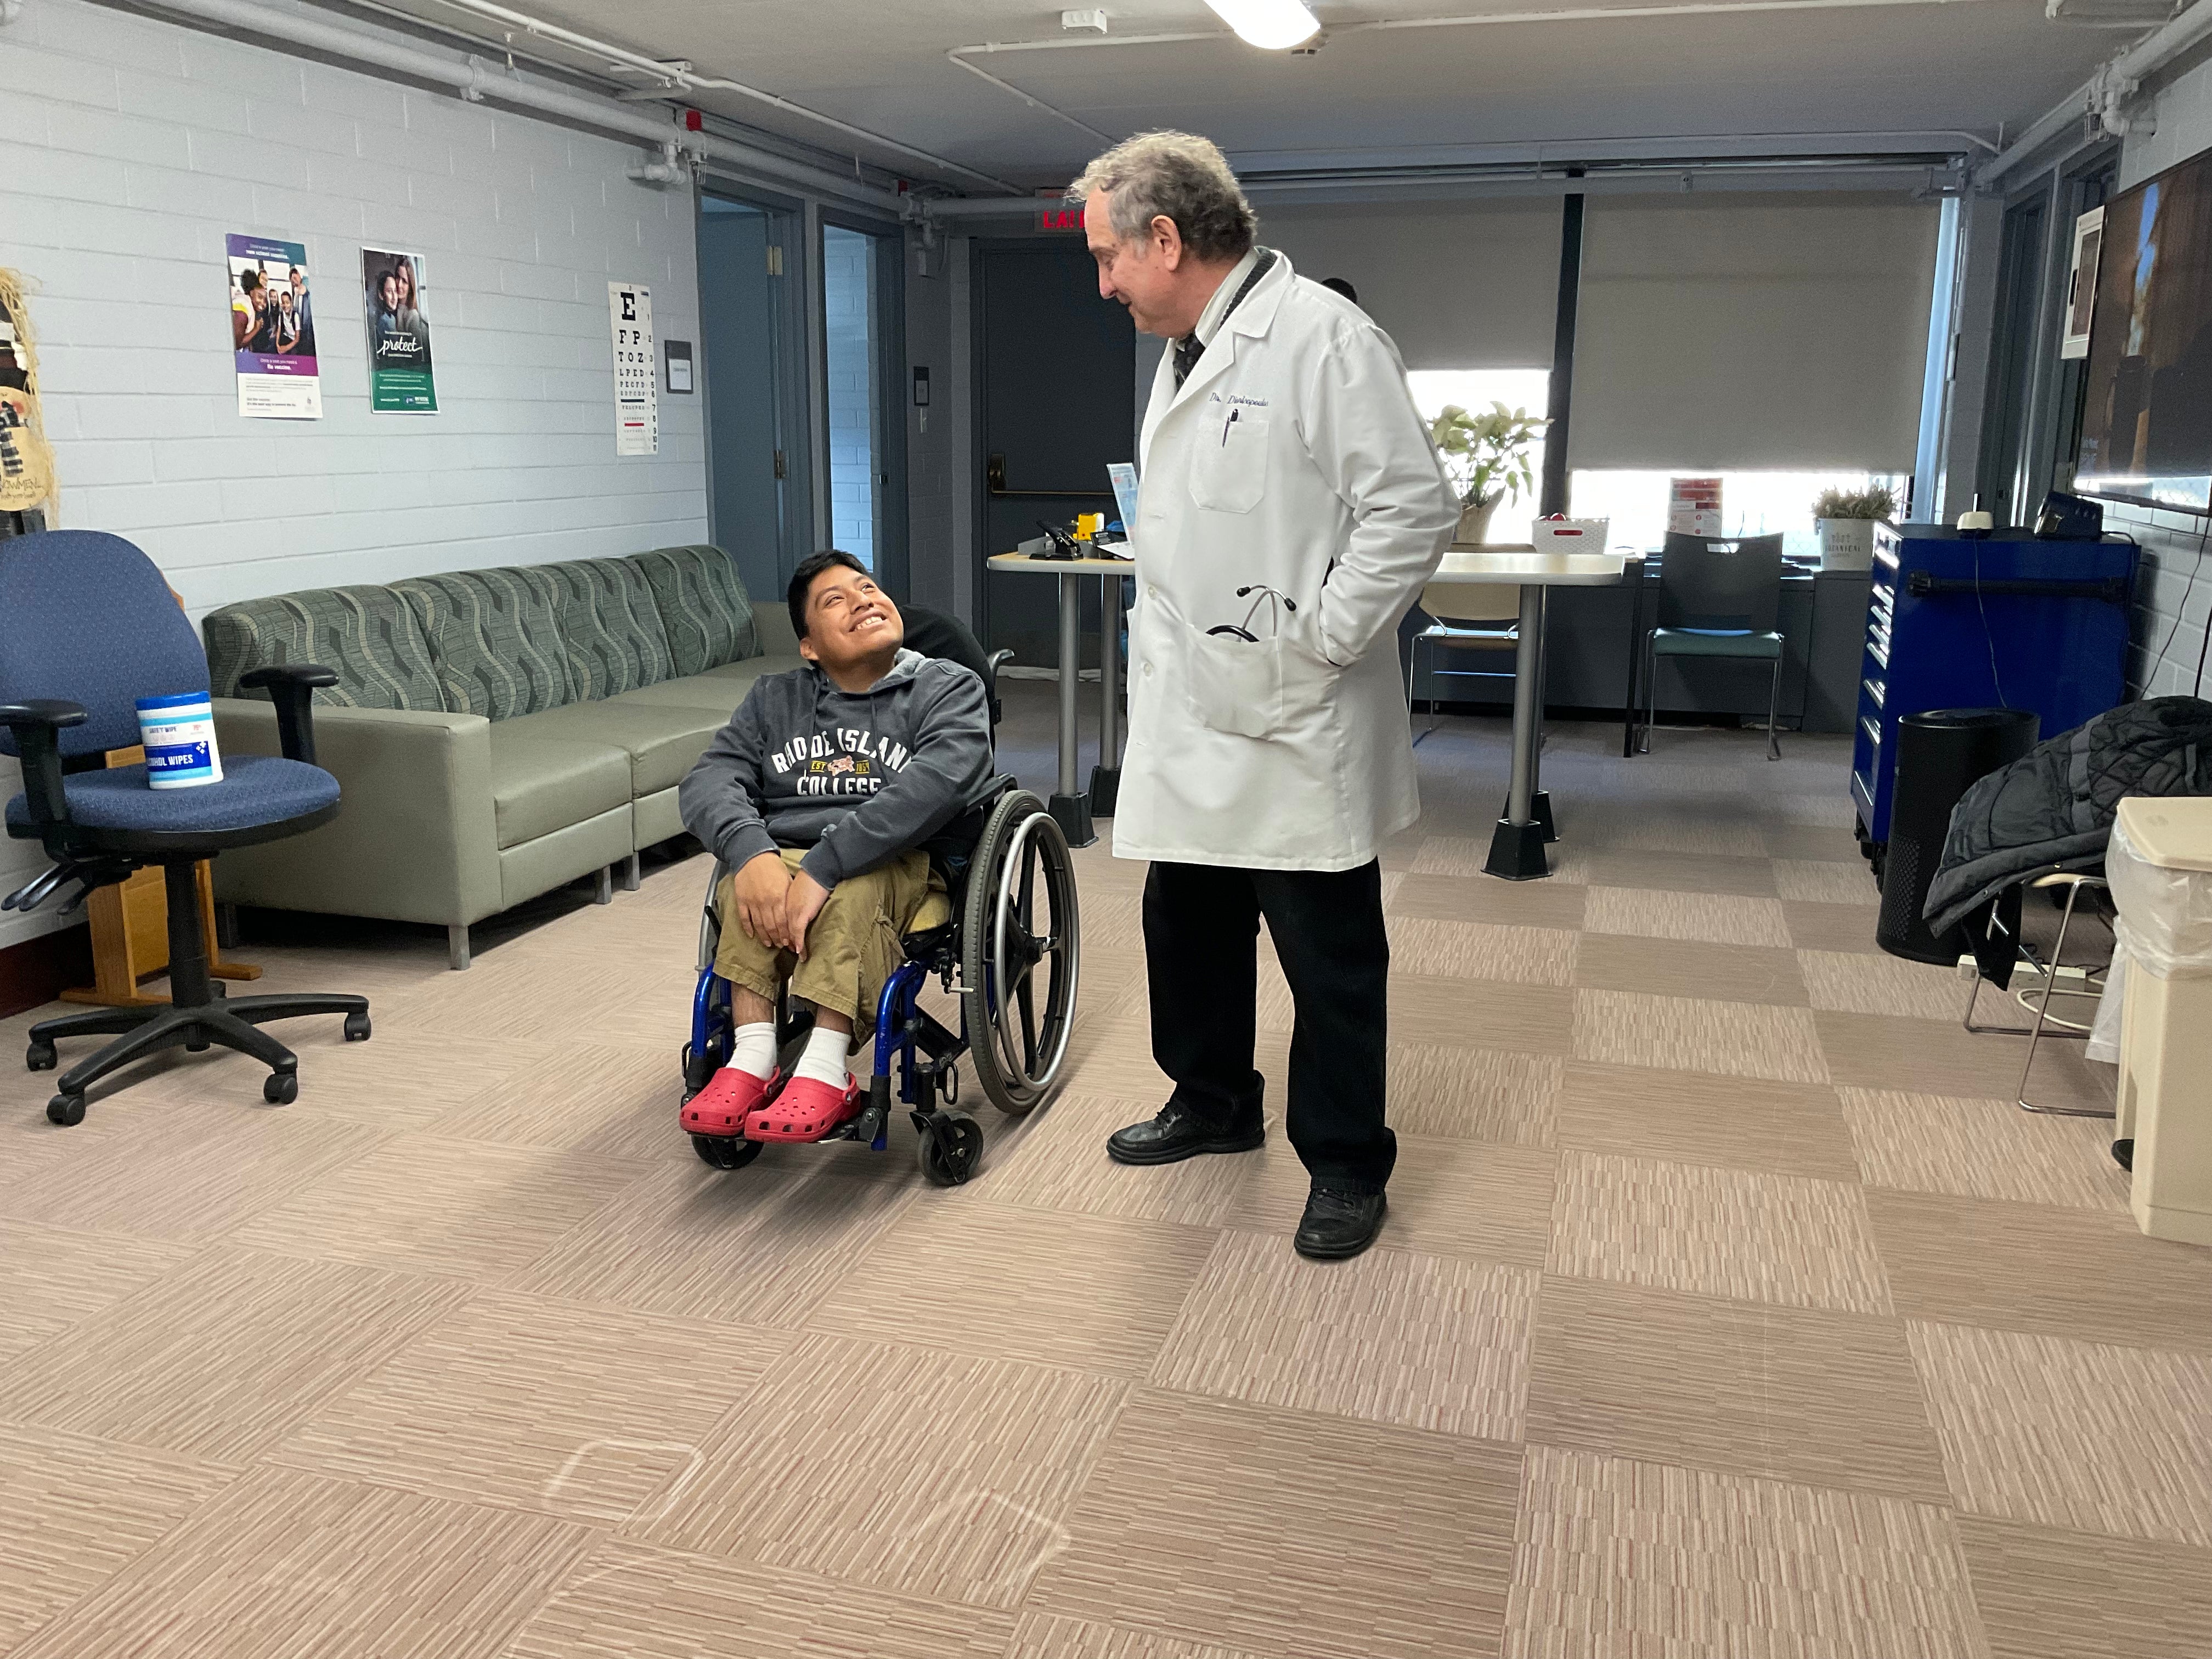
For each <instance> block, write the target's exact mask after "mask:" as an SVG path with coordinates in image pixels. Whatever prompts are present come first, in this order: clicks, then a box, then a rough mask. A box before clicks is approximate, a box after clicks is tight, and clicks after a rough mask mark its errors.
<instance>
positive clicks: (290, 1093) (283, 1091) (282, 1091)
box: [261, 1072, 300, 1106]
mask: <svg viewBox="0 0 2212 1659" xmlns="http://www.w3.org/2000/svg"><path fill="white" fill-rule="evenodd" d="M261 1097H262V1099H264V1100H265V1101H267V1102H268V1103H270V1105H271V1106H289V1105H290V1104H291V1103H293V1102H294V1101H295V1100H297V1099H298V1098H299V1097H300V1074H299V1073H296V1072H271V1073H269V1075H268V1076H267V1077H265V1078H263V1079H261Z"/></svg>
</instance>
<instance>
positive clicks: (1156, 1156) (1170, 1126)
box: [1106, 1100, 1267, 1164]
mask: <svg viewBox="0 0 2212 1659" xmlns="http://www.w3.org/2000/svg"><path fill="white" fill-rule="evenodd" d="M1266 1139H1267V1124H1266V1122H1265V1121H1263V1120H1262V1119H1261V1116H1260V1115H1259V1114H1258V1113H1257V1112H1255V1113H1254V1114H1253V1115H1251V1117H1250V1118H1249V1120H1247V1121H1243V1122H1242V1123H1240V1124H1239V1125H1238V1126H1237V1127H1234V1128H1229V1129H1217V1128H1215V1127H1213V1125H1212V1124H1211V1123H1208V1122H1207V1121H1206V1120H1205V1119H1203V1118H1201V1117H1200V1116H1199V1115H1197V1114H1196V1113H1194V1112H1193V1111H1192V1110H1191V1109H1190V1108H1188V1106H1184V1105H1182V1104H1181V1103H1178V1102H1176V1101H1172V1100H1170V1102H1168V1103H1167V1104H1166V1105H1164V1106H1163V1107H1162V1108H1160V1114H1159V1115H1158V1117H1155V1118H1152V1119H1150V1120H1148V1121H1146V1122H1143V1123H1132V1124H1131V1125H1130V1126H1129V1127H1127V1128H1126V1129H1116V1130H1115V1132H1114V1133H1112V1134H1110V1135H1109V1136H1107V1137H1106V1155H1107V1156H1108V1157H1109V1158H1112V1159H1113V1160H1114V1161H1115V1163H1116V1164H1180V1163H1181V1162H1182V1160H1183V1159H1184V1158H1196V1157H1197V1156H1198V1155H1199V1154H1200V1152H1250V1151H1252V1150H1253V1149H1254V1148H1255V1147H1256V1146H1260V1145H1261V1143H1262V1142H1264V1141H1265V1140H1266Z"/></svg>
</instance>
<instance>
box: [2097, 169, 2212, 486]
mask: <svg viewBox="0 0 2212 1659" xmlns="http://www.w3.org/2000/svg"><path fill="white" fill-rule="evenodd" d="M2074 488H2075V489H2076V490H2078V491H2080V492H2081V494H2083V495H2102V496H2106V497H2107V498H2108V499H2111V500H2114V501H2135V502H2137V503H2139V504H2141V505H2142V506H2145V507H2167V508H2170V509H2175V510H2179V511H2182V512H2188V513H2212V151H2207V152H2205V153H2204V154H2203V155H2196V156H2192V157H2191V159H2190V160H2188V161H2184V162H2182V163H2181V164H2180V165H2179V166H2178V167H2169V168H2168V169H2166V171H2165V172H2164V173H2160V174H2159V175H2158V176H2157V177H2156V178H2155V179H2145V180H2144V181H2143V182H2142V184H2139V185H2136V186H2135V188H2133V189H2132V190H2129V191H2123V192H2122V193H2120V194H2119V195H2118V196H2115V197H2113V198H2112V200H2111V201H2110V202H2108V203H2106V204H2105V223H2104V239H2103V246H2102V248H2101V249H2100V256H2099V259H2098V269H2097V302H2096V307H2095V310H2094V313H2093V315H2092V317H2091V319H2090V325H2089V360H2088V368H2087V381H2086V383H2085V386H2084V390H2083V394H2082V408H2081V449H2080V453H2079V456H2078V459H2077V460H2076V462H2075V470H2074Z"/></svg>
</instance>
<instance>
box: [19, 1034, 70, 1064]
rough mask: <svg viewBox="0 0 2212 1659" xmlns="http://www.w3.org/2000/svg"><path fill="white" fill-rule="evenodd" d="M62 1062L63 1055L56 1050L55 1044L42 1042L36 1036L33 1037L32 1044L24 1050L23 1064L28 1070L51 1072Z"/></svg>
mask: <svg viewBox="0 0 2212 1659" xmlns="http://www.w3.org/2000/svg"><path fill="white" fill-rule="evenodd" d="M61 1063H62V1062H61V1056H60V1055H58V1054H56V1053H55V1052H54V1045H53V1044H52V1043H51V1042H40V1040H39V1039H38V1038H36V1037H33V1038H32V1039H31V1046H30V1047H29V1048H26V1049H25V1050H24V1051H23V1065H24V1067H25V1069H26V1070H28V1071H33V1072H51V1071H52V1070H53V1069H54V1067H55V1066H58V1065H60V1064H61Z"/></svg>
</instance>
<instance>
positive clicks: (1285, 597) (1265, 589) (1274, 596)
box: [1206, 582, 1298, 645]
mask: <svg viewBox="0 0 2212 1659" xmlns="http://www.w3.org/2000/svg"><path fill="white" fill-rule="evenodd" d="M1248 593H1255V594H1257V595H1258V596H1259V597H1258V598H1257V599H1254V600H1253V601H1252V608H1251V609H1250V610H1249V611H1246V612H1245V613H1244V620H1243V622H1241V623H1217V624H1216V625H1215V626H1213V627H1212V628H1209V629H1206V632H1207V633H1208V634H1209V635H1211V634H1234V635H1236V636H1237V638H1238V639H1240V640H1243V641H1245V642H1246V643H1248V644H1250V645H1257V644H1259V643H1260V637H1259V635H1256V634H1255V633H1254V632H1253V631H1252V618H1253V617H1256V616H1258V615H1259V614H1260V607H1261V605H1267V607H1268V611H1267V620H1268V621H1269V622H1270V623H1272V624H1273V631H1274V632H1276V633H1278V634H1279V633H1281V632H1282V631H1283V618H1282V615H1281V613H1280V612H1279V611H1276V610H1275V609H1274V608H1273V607H1274V605H1276V604H1277V602H1280V604H1281V605H1282V607H1283V610H1284V611H1288V612H1289V613H1290V614H1291V615H1292V616H1296V615H1297V611H1298V602H1297V600H1296V599H1292V598H1291V596H1290V595H1289V594H1287V593H1285V592H1280V591H1279V590H1278V589H1275V588H1273V587H1270V586H1267V583H1265V582H1252V583H1249V584H1248V585H1247V586H1243V587H1240V588H1238V589H1237V598H1238V599H1243V597H1244V596H1245V595H1246V594H1248Z"/></svg>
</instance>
